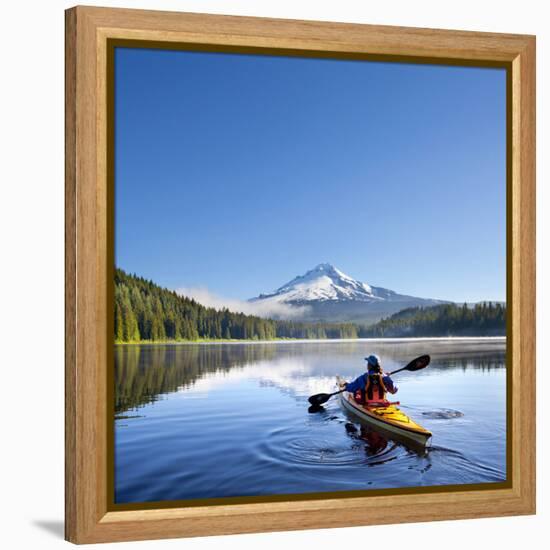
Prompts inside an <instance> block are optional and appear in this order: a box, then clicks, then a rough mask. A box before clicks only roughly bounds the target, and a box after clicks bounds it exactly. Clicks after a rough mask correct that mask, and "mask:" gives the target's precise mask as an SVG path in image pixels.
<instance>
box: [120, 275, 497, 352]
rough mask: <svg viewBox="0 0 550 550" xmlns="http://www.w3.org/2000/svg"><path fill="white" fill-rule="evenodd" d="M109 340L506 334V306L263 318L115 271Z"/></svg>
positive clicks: (444, 307) (453, 306)
mask: <svg viewBox="0 0 550 550" xmlns="http://www.w3.org/2000/svg"><path fill="white" fill-rule="evenodd" d="M114 307H115V311H114V314H115V327H114V329H115V334H114V336H115V342H117V343H132V342H143V341H150V342H162V341H168V340H170V341H196V340H201V339H205V340H222V339H223V340H274V339H278V338H295V339H340V338H380V337H384V338H392V337H406V336H411V337H415V336H491V335H504V334H505V333H506V306H504V305H502V304H499V303H492V302H483V303H480V304H476V305H475V306H473V307H469V306H468V305H467V304H463V305H458V304H443V305H438V306H431V307H413V308H407V309H404V310H402V311H400V312H398V313H395V314H394V315H391V316H390V317H388V318H386V319H382V320H381V321H378V322H377V323H375V324H373V325H368V326H367V325H360V324H354V323H325V322H317V323H307V322H299V321H283V320H275V319H264V318H262V317H257V316H255V315H245V314H244V313H236V312H232V311H229V310H228V309H225V308H224V309H215V308H210V307H205V306H203V305H201V304H199V303H198V302H196V301H195V300H193V299H192V298H187V297H185V296H180V295H179V294H177V293H176V292H174V291H172V290H168V289H165V288H161V287H160V286H158V285H156V284H155V283H153V282H152V281H150V280H147V279H144V278H142V277H138V276H137V275H130V274H128V273H126V272H124V271H123V270H121V269H116V270H115V304H114Z"/></svg>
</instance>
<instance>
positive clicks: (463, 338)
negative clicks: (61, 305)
mask: <svg viewBox="0 0 550 550" xmlns="http://www.w3.org/2000/svg"><path fill="white" fill-rule="evenodd" d="M445 341H450V342H468V341H476V342H479V341H482V342H506V336H419V337H416V338H330V339H329V338H325V339H313V338H312V339H300V338H296V339H293V338H288V339H280V340H185V341H177V340H166V341H157V342H150V341H146V342H118V343H117V342H115V344H114V345H115V346H204V345H208V346H210V345H218V346H221V345H239V344H246V345H258V344H262V345H265V344H335V343H352V342H384V343H386V342H395V343H402V342H445Z"/></svg>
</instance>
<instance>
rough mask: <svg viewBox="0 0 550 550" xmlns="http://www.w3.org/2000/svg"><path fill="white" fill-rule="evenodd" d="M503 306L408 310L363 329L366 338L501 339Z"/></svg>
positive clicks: (413, 308) (504, 308)
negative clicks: (462, 337) (441, 337)
mask: <svg viewBox="0 0 550 550" xmlns="http://www.w3.org/2000/svg"><path fill="white" fill-rule="evenodd" d="M505 334H506V306H505V305H503V304H500V303H498V302H497V303H493V302H481V303H478V304H475V305H474V306H468V304H462V305H459V304H442V305H437V306H430V307H411V308H407V309H404V310H402V311H399V312H398V313H395V314H394V315H391V316H390V317H388V318H386V319H382V320H381V321H378V322H377V323H375V324H373V325H371V326H369V327H365V328H363V330H362V331H361V335H364V337H366V338H398V337H407V336H411V337H415V336H504V335H505Z"/></svg>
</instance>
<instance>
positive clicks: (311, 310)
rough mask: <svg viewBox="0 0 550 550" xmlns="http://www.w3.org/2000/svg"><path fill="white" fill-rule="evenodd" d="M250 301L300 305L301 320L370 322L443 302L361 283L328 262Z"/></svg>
mask: <svg viewBox="0 0 550 550" xmlns="http://www.w3.org/2000/svg"><path fill="white" fill-rule="evenodd" d="M250 301H251V302H263V303H265V304H268V303H273V304H287V305H291V306H300V307H301V308H302V311H303V314H302V315H301V317H302V319H304V320H308V321H310V320H316V321H370V322H373V321H376V320H378V319H381V318H382V317H386V316H387V315H391V314H392V313H396V312H397V311H400V310H402V309H405V308H407V307H414V306H433V305H436V304H441V303H443V302H442V301H441V300H432V299H426V298H417V297H414V296H406V295H404V294H398V293H397V292H394V291H393V290H389V289H387V288H382V287H375V286H371V285H369V284H367V283H362V282H360V281H357V280H356V279H353V278H352V277H350V276H349V275H346V274H345V273H343V272H342V271H340V270H339V269H337V268H335V267H334V266H333V265H331V264H329V263H323V264H319V265H318V266H316V267H315V268H313V269H311V270H310V271H308V272H307V273H305V274H304V275H299V276H297V277H295V278H294V279H292V280H291V281H289V282H288V283H286V284H284V285H283V286H281V287H280V288H278V289H277V290H276V291H274V292H272V293H270V294H260V296H258V297H257V298H252V299H251V300H250ZM304 306H307V307H304ZM294 318H295V317H294Z"/></svg>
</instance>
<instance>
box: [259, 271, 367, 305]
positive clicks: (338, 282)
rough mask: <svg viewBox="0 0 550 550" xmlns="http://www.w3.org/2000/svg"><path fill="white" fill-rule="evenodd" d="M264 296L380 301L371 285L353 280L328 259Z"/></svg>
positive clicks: (288, 299)
mask: <svg viewBox="0 0 550 550" xmlns="http://www.w3.org/2000/svg"><path fill="white" fill-rule="evenodd" d="M260 298H261V299H266V298H273V299H276V300H277V301H284V302H292V303H307V302H324V301H349V300H354V301H367V300H368V301H370V300H373V299H374V300H376V297H375V296H374V295H373V292H372V289H371V287H370V286H369V285H368V284H366V283H361V282H360V281H357V280H355V279H353V278H352V277H350V276H349V275H346V274H345V273H343V272H342V271H340V270H339V269H337V268H336V267H334V266H333V265H332V264H330V263H328V262H325V263H321V264H318V265H316V266H315V267H314V268H313V269H310V270H309V271H307V272H306V273H305V274H304V275H298V276H297V277H295V278H294V279H292V280H291V281H289V282H288V283H286V284H284V285H283V286H281V287H279V288H278V289H277V290H276V291H275V292H273V293H271V294H268V295H261V296H260Z"/></svg>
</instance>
